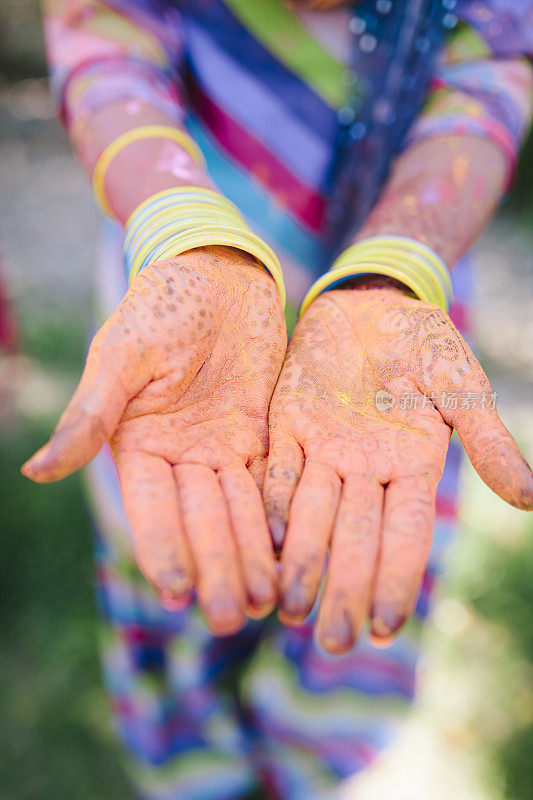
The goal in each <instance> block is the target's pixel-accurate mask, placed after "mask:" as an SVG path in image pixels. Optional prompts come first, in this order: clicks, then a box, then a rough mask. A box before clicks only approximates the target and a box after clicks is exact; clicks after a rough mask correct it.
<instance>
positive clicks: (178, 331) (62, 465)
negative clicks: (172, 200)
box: [24, 248, 286, 633]
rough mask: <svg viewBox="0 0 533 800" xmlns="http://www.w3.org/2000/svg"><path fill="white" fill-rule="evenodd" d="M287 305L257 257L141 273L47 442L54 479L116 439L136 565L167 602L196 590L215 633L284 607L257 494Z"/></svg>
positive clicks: (179, 262) (35, 469)
mask: <svg viewBox="0 0 533 800" xmlns="http://www.w3.org/2000/svg"><path fill="white" fill-rule="evenodd" d="M285 345H286V339H285V325H284V321H283V313H282V308H281V302H280V299H279V295H278V293H277V290H276V288H275V285H274V282H273V281H272V279H271V278H270V276H269V275H268V273H267V272H266V271H265V270H264V269H263V268H261V267H260V266H258V265H257V263H256V262H255V261H254V259H253V258H252V257H250V256H248V255H246V254H244V253H241V252H239V251H235V250H233V249H231V248H202V249H201V250H197V251H191V252H189V253H186V254H184V255H183V256H180V257H179V258H176V259H171V260H170V261H168V262H159V263H158V264H154V265H151V266H150V267H148V268H147V269H145V270H144V271H143V272H142V273H141V275H139V276H138V277H137V278H136V279H135V281H134V282H133V284H132V286H131V287H130V289H129V291H128V293H127V295H126V296H125V298H124V300H123V301H122V303H121V304H120V305H119V307H118V309H117V311H116V312H115V313H114V314H113V315H112V316H111V317H110V319H109V320H108V321H107V322H106V323H105V325H104V326H103V327H102V328H101V330H100V331H99V332H98V334H97V335H96V337H95V339H94V340H93V342H92V344H91V347H90V350H89V354H88V357H87V363H86V367H85V370H84V373H83V375H82V378H81V381H80V384H79V386H78V389H77V390H76V393H75V394H74V396H73V398H72V400H71V402H70V404H69V405H68V407H67V409H66V410H65V412H64V414H63V415H62V417H61V419H60V421H59V424H58V426H57V428H56V431H55V432H54V434H53V436H52V438H51V440H50V442H49V443H48V444H47V445H45V446H44V448H42V449H41V450H40V451H39V452H38V453H37V454H36V455H35V456H34V457H33V458H32V459H31V460H30V461H29V462H28V463H27V464H26V465H25V467H24V472H25V474H26V475H28V477H31V478H33V479H34V480H37V481H50V480H57V479H59V478H62V477H64V476H65V475H67V474H69V473H70V472H72V471H73V470H75V469H77V468H79V467H80V466H82V465H83V464H85V463H87V461H89V460H90V459H91V458H92V457H93V456H94V455H95V454H96V453H97V452H98V450H99V449H100V447H101V446H102V444H104V442H106V441H109V442H110V445H111V449H112V452H113V455H114V458H115V461H116V463H117V467H118V473H119V478H120V485H121V491H122V495H123V499H124V504H125V508H126V512H127V514H128V517H129V520H130V523H131V527H132V532H133V538H134V547H135V552H136V557H137V561H138V563H139V566H140V568H141V570H142V571H143V573H144V574H145V575H146V577H147V578H148V580H149V581H150V582H151V583H152V584H153V585H154V587H155V588H156V589H157V591H158V592H159V593H160V594H161V597H162V599H163V601H164V602H165V603H167V604H172V602H174V601H177V600H179V599H180V598H183V597H184V596H186V595H187V593H188V592H189V591H190V589H191V588H192V587H193V586H194V587H195V588H196V590H197V593H198V599H199V602H200V605H201V607H202V608H203V610H204V613H205V615H206V618H207V620H208V623H209V624H210V626H211V628H212V630H213V631H215V632H217V633H228V632H231V631H234V630H236V629H237V628H238V627H239V626H240V625H241V624H242V623H243V621H244V618H245V616H244V615H245V612H246V611H248V613H250V614H253V615H256V614H257V615H260V614H263V613H266V612H267V611H268V610H270V608H271V607H272V605H273V604H274V603H275V601H276V568H275V562H274V558H273V552H272V547H271V543H270V537H269V533H268V528H267V524H266V519H265V514H264V510H263V505H262V501H261V496H260V492H259V489H258V485H261V483H262V480H263V475H264V464H265V460H266V455H267V450H268V430H267V414H268V404H269V401H270V397H271V394H272V390H273V388H274V385H275V382H276V379H277V377H278V374H279V370H280V368H281V364H282V360H283V356H284V352H285Z"/></svg>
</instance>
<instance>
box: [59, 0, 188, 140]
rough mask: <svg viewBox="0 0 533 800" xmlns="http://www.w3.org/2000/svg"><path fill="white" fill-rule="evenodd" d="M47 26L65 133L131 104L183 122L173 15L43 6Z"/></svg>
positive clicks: (87, 2)
mask: <svg viewBox="0 0 533 800" xmlns="http://www.w3.org/2000/svg"><path fill="white" fill-rule="evenodd" d="M43 25H44V33H45V42H46V51H47V57H48V63H49V67H50V77H51V86H52V94H53V97H54V99H55V103H56V106H57V111H58V115H59V118H60V120H61V121H62V123H63V125H64V126H65V127H66V128H67V130H69V129H70V128H71V126H73V125H74V124H76V125H77V124H79V123H80V122H83V120H85V119H88V118H90V117H91V115H92V114H94V112H95V111H97V110H99V109H100V108H102V107H104V106H106V105H109V104H112V103H116V102H119V101H124V100H129V99H131V100H132V101H133V102H135V101H137V102H138V101H141V102H144V103H147V104H149V105H151V106H154V107H156V108H158V109H160V110H161V111H163V112H164V113H165V114H166V115H167V116H168V117H170V118H172V119H174V120H176V122H178V121H179V120H180V119H181V118H182V115H183V107H184V100H183V91H182V89H181V86H180V79H179V70H180V62H181V56H182V39H181V18H180V14H179V12H178V10H177V9H176V8H175V7H172V6H171V5H170V4H166V3H159V2H157V1H156V0H109V2H99V1H98V0H43Z"/></svg>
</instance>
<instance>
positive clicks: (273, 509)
mask: <svg viewBox="0 0 533 800" xmlns="http://www.w3.org/2000/svg"><path fill="white" fill-rule="evenodd" d="M303 465H304V456H303V451H302V448H301V447H300V445H299V444H297V442H295V441H294V439H292V438H289V437H287V438H281V436H279V435H278V434H277V433H276V431H275V430H273V429H272V428H271V431H270V452H269V455H268V462H267V468H266V475H265V484H264V487H263V499H264V503H265V510H266V515H267V519H268V525H269V528H270V535H271V536H272V541H273V543H274V549H275V550H276V552H281V549H282V547H283V541H284V539H285V533H286V530H287V522H288V519H289V508H290V505H291V501H292V498H293V496H294V492H295V491H296V487H297V486H298V481H299V480H300V476H301V474H302V470H303Z"/></svg>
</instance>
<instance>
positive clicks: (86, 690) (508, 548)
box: [0, 0, 533, 800]
mask: <svg viewBox="0 0 533 800" xmlns="http://www.w3.org/2000/svg"><path fill="white" fill-rule="evenodd" d="M45 75H46V67H45V59H44V53H43V44H42V35H41V30H40V20H39V10H38V4H37V2H35V1H34V0H2V3H1V4H0V126H1V127H0V130H1V131H2V140H3V144H4V145H5V146H4V149H3V152H4V156H3V158H4V161H3V166H2V167H1V170H3V172H2V177H3V178H4V177H5V178H6V179H5V180H3V190H2V204H3V211H2V212H0V228H1V229H2V236H1V237H0V250H1V249H3V248H2V239H4V240H5V242H6V244H7V247H6V248H5V261H6V264H5V266H6V267H7V273H8V276H10V273H11V276H10V277H12V285H13V294H14V296H15V299H16V302H17V307H18V311H19V318H20V333H21V347H20V349H21V352H22V354H23V355H22V356H19V357H17V358H15V359H11V360H10V361H9V363H7V362H6V363H2V364H1V365H0V382H2V383H3V385H5V386H7V385H10V386H14V387H15V388H14V391H13V392H12V393H8V394H7V395H5V396H4V395H3V394H2V396H0V405H1V404H2V403H4V405H5V407H4V408H2V409H0V476H1V479H2V480H1V482H0V492H1V497H0V526H1V530H2V542H3V558H2V559H1V560H0V598H1V606H0V619H1V623H2V646H1V650H0V707H1V708H2V725H1V726H0V752H1V753H2V757H1V758H0V800H67V798H68V800H100V799H102V800H103V799H104V798H105V800H115V799H116V800H119V798H120V800H128V798H130V797H131V794H130V791H129V789H128V787H127V785H126V783H125V780H124V777H123V775H122V772H121V769H120V755H119V753H118V748H117V745H116V743H115V739H114V737H113V734H112V731H111V728H110V723H109V721H108V709H107V703H106V700H105V698H104V696H103V692H102V690H101V686H100V676H99V665H98V659H97V623H96V612H95V604H94V599H93V588H92V587H93V572H92V570H93V567H92V558H91V528H90V520H89V517H88V514H87V511H86V507H85V504H84V500H83V492H82V484H81V478H80V476H79V475H75V476H73V477H71V478H69V479H67V480H66V481H64V482H62V483H60V484H54V485H51V486H48V487H41V486H34V485H31V484H30V483H29V482H28V481H26V480H24V479H23V478H22V477H21V476H20V474H19V472H18V469H19V466H20V464H21V463H22V462H23V461H24V460H25V459H26V458H27V457H28V455H29V454H30V453H31V452H33V450H34V449H36V448H37V447H38V446H39V445H40V444H41V443H42V442H43V441H44V440H45V439H46V437H47V435H48V433H49V431H50V429H51V427H52V426H53V424H54V423H55V421H56V418H57V414H58V413H59V411H60V409H61V407H62V405H63V404H64V401H65V400H66V399H67V398H68V396H69V393H70V391H71V390H72V388H73V386H74V385H75V382H76V380H77V376H78V375H79V371H80V365H81V363H82V359H83V354H84V349H85V330H86V326H87V320H88V318H89V288H88V286H89V281H88V278H87V276H88V275H89V274H90V270H91V266H90V265H91V261H92V258H93V249H92V241H93V238H94V229H95V225H96V214H94V211H93V209H92V205H91V203H90V199H89V192H88V189H85V183H84V179H83V177H82V176H81V174H80V173H79V171H78V170H77V169H76V167H75V166H74V163H73V162H72V161H71V159H70V157H69V156H68V145H67V143H66V140H65V137H64V135H63V134H62V133H61V132H60V131H59V129H58V126H57V124H56V123H55V122H54V121H53V111H52V109H51V105H50V102H49V98H48V89H47V83H46V80H45ZM17 159H19V160H18V161H17ZM10 162H11V163H10ZM43 162H46V163H43ZM65 165H66V168H67V173H68V174H60V175H59V176H58V168H59V167H61V168H62V169H65ZM28 184H29V186H28ZM10 192H12V193H13V194H10ZM63 195H65V196H63ZM48 200H50V205H51V208H52V211H51V212H50V213H51V214H52V216H51V217H50V218H49V217H47V216H46V214H47V213H48V212H47V205H48ZM14 203H15V204H20V208H19V206H18V205H17V208H15V209H14V208H13V204H14ZM61 203H62V205H60V207H61V209H62V214H63V215H64V216H62V217H61V219H62V222H63V231H67V232H69V235H70V239H69V238H68V235H65V236H64V237H63V240H62V242H61V248H60V246H59V244H58V241H57V240H58V235H57V233H56V230H55V225H54V219H56V220H57V208H58V207H59V204H61ZM54 204H55V205H54ZM69 214H70V216H69ZM54 215H55V217H54ZM36 217H42V220H41V227H40V228H36V229H35V230H32V228H31V224H36V223H33V220H34V218H36ZM80 220H83V223H82V222H80ZM532 222H533V143H532V141H531V139H530V142H529V144H528V146H527V147H526V148H525V150H524V152H523V155H522V159H521V165H520V169H519V171H518V179H517V183H516V186H515V189H514V191H513V194H512V196H511V197H510V198H509V201H508V202H507V204H506V206H505V209H504V212H503V216H500V221H499V222H498V223H497V225H499V227H497V229H496V230H497V234H498V232H499V231H506V232H508V231H511V233H510V234H509V233H506V236H508V238H509V239H510V240H514V238H516V237H518V238H520V240H525V242H526V243H525V244H523V245H522V248H523V249H522V250H521V251H520V256H517V259H516V261H520V262H521V264H520V266H516V265H515V266H516V269H517V270H518V272H516V273H514V274H515V278H514V282H515V286H514V291H516V292H517V295H518V296H519V297H520V296H522V297H523V302H525V303H526V304H527V302H528V301H531V299H532V297H533V291H532V283H531V282H529V283H528V284H527V286H526V282H525V281H526V279H525V278H524V276H528V275H530V273H531V266H532V263H533V259H530V260H529V262H528V263H526V264H525V265H524V264H523V263H522V262H523V258H524V256H523V255H522V254H523V253H524V252H526V253H531V244H533V241H531V240H530V239H528V238H527V237H528V236H530V235H531V234H530V233H528V231H529V229H530V228H531V224H532ZM500 238H501V237H499V236H498V235H496V236H493V238H492V239H491V240H489V244H488V245H487V246H486V250H487V251H492V249H493V246H496V245H495V242H496V240H498V239H500ZM28 239H29V240H30V241H33V245H32V247H33V249H26V250H25V249H24V247H25V246H29V245H28V241H27V240H28ZM528 242H529V244H528ZM65 252H66V255H65ZM507 252H511V253H513V252H514V251H512V246H511V250H509V251H507V250H506V251H505V252H504V256H505V254H506V253H507ZM487 259H488V260H487V262H486V263H487V272H488V273H489V274H492V273H491V272H490V267H491V264H492V262H491V261H490V258H489V256H487ZM39 261H41V262H42V264H41V263H38V264H37V267H34V268H33V272H31V270H29V271H30V272H31V279H30V278H26V277H25V276H24V275H22V276H21V271H22V272H23V271H24V264H25V263H26V264H30V263H31V264H32V265H33V264H34V263H35V262H39ZM73 261H75V263H76V269H74V270H72V274H71V271H70V270H69V271H68V274H66V273H65V264H67V263H69V264H70V263H73ZM498 263H499V262H498ZM41 267H42V269H41ZM493 267H494V265H493ZM497 267H498V264H496V266H495V267H494V269H496V268H497ZM499 268H500V269H501V263H500V267H499ZM40 269H41V271H39V270H40ZM36 275H37V276H38V277H35V276H36ZM83 275H85V278H83V279H80V276H83ZM516 275H518V276H519V277H518V278H516ZM512 277H513V273H512V271H511V273H510V277H509V278H508V279H507V282H508V283H509V285H510V291H511V289H512V288H513V286H512ZM59 278H61V279H59ZM481 278H482V279H483V278H484V276H483V275H482V276H481ZM520 281H523V284H522V285H521V284H520ZM516 284H518V285H516ZM488 285H489V284H488ZM491 286H492V292H493V293H494V286H499V284H498V283H497V277H493V278H492V284H490V285H489V288H488V290H487V291H488V293H489V294H490V292H491ZM524 286H525V287H526V289H527V291H525V289H524ZM491 308H492V307H491V306H490V304H489V305H486V306H485V313H484V317H483V320H482V321H481V322H480V326H479V329H480V330H481V331H482V334H483V335H482V336H481V339H482V342H481V344H482V348H481V351H482V355H483V356H484V360H485V363H488V364H490V368H491V374H492V371H493V370H495V371H496V372H497V373H498V374H499V375H500V376H501V380H502V385H503V386H504V387H505V388H507V389H508V390H509V392H511V393H513V397H518V398H519V401H517V402H514V403H511V404H510V405H509V407H508V408H507V407H506V413H507V416H505V419H506V420H507V421H508V422H509V421H510V422H511V423H513V424H512V425H510V427H512V429H513V432H514V433H516V434H517V435H518V437H519V438H520V440H521V443H522V444H523V445H524V447H525V448H526V450H528V452H529V453H530V455H531V453H532V452H533V450H532V449H531V448H532V439H531V424H530V415H531V411H532V410H533V398H532V396H531V386H532V381H533V374H532V373H531V372H529V373H528V370H529V367H530V366H531V363H532V362H531V359H530V350H531V340H530V339H528V337H527V336H526V340H525V344H524V347H525V350H524V354H523V356H521V360H520V358H518V360H516V359H515V360H514V361H513V357H515V356H516V351H517V349H518V348H517V347H514V346H513V344H512V342H513V341H514V340H512V339H509V340H508V344H507V348H508V350H509V353H510V355H509V358H508V359H506V358H505V357H504V356H505V352H504V353H503V355H502V351H501V349H500V350H499V349H498V343H499V342H500V341H501V336H499V335H496V334H493V335H494V336H495V338H494V345H493V346H492V345H491V341H492V340H491V331H492V329H493V328H494V327H495V325H494V324H492V325H491V324H490V321H491V319H492V320H493V323H494V320H496V323H497V322H498V319H500V317H498V316H497V314H498V313H500V312H501V310H500V311H499V306H498V307H496V306H494V308H493V309H492V311H491ZM503 313H504V318H505V319H510V311H509V307H508V306H507V307H506V308H504V311H503ZM526 313H527V311H526ZM491 315H492V316H491ZM487 319H488V322H487ZM496 327H498V324H496ZM478 332H479V331H478ZM524 335H525V334H524V331H523V330H520V329H518V330H517V331H516V337H517V338H516V341H520V342H521V341H522V339H523V338H524ZM528 341H529V345H528V344H527V342H528ZM513 364H514V367H512V365H513ZM509 365H511V367H510V366H509ZM524 373H528V374H524ZM8 395H9V396H8ZM520 398H522V399H520ZM532 534H533V521H532V520H531V517H527V516H526V515H524V514H521V513H520V512H516V511H514V510H513V509H509V508H507V507H505V506H504V504H503V503H502V502H501V501H499V500H498V499H497V498H495V497H494V496H493V495H491V493H490V492H489V490H488V489H486V487H484V486H483V485H481V483H480V481H479V479H478V478H477V477H476V476H475V475H474V473H473V471H472V470H471V469H470V468H467V469H466V470H465V501H464V508H463V530H462V532H461V538H460V541H459V542H458V545H457V546H456V547H455V548H454V551H453V553H452V555H451V563H450V567H449V579H448V581H447V583H446V586H445V588H444V590H443V591H442V593H441V597H440V599H439V601H438V603H437V605H436V608H435V613H434V621H433V624H432V628H431V630H430V632H429V635H428V644H427V656H426V669H425V679H424V687H425V688H424V689H423V692H422V697H421V701H420V705H419V709H418V711H417V712H416V714H415V715H414V720H413V723H412V725H411V728H410V731H408V733H407V736H406V743H405V744H404V749H403V750H402V749H401V747H400V749H399V751H398V752H399V756H398V757H397V761H398V765H397V766H396V772H395V767H394V756H393V757H392V758H391V762H390V765H389V763H388V762H385V764H384V765H383V767H382V769H381V776H380V775H378V778H377V781H375V782H374V783H372V780H370V783H369V787H366V788H365V787H364V786H363V787H362V789H361V794H359V793H358V792H357V793H356V794H355V796H357V797H358V798H359V797H361V798H367V797H368V798H372V800H375V798H378V797H379V800H389V799H390V800H392V798H394V800H402V798H404V797H405V798H409V800H418V798H420V800H421V798H424V800H426V798H427V796H428V794H429V792H431V796H432V797H434V798H435V799H436V800H439V798H441V800H447V798H452V797H453V800H531V798H533V769H532V766H531V763H532V761H531V754H532V753H533V681H532V674H533V619H532V613H531V612H532V609H533V581H532V578H531V576H532V574H533V536H532ZM378 773H379V770H378ZM380 780H381V783H380ZM380 787H381V788H380ZM365 791H366V794H365ZM347 796H348V795H347ZM350 797H352V795H351V794H350Z"/></svg>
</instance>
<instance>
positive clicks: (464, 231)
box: [355, 135, 506, 269]
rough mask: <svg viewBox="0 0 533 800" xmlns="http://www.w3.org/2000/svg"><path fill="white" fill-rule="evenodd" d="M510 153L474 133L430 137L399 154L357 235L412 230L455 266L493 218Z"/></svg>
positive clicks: (405, 233)
mask: <svg viewBox="0 0 533 800" xmlns="http://www.w3.org/2000/svg"><path fill="white" fill-rule="evenodd" d="M505 175H506V163H505V157H504V156H503V154H502V153H501V151H500V150H499V149H498V148H497V146H496V145H494V144H492V143H491V142H489V141H485V140H483V139H480V138H478V137H475V136H469V135H464V136H454V137H439V138H434V139H428V140H426V141H423V142H421V143H419V144H414V145H412V146H411V147H409V148H408V149H407V150H405V151H404V152H403V153H402V154H401V155H400V156H399V157H398V159H397V160H396V162H395V165H394V168H393V171H392V174H391V176H390V178H389V180H388V182H387V184H386V186H385V189H384V191H383V193H382V195H381V197H380V198H379V201H378V203H377V204H376V206H375V207H374V209H373V211H372V212H371V214H370V215H369V217H368V219H367V220H366V222H365V224H364V225H363V227H362V228H361V230H360V231H359V232H358V234H357V236H356V238H355V241H360V240H361V239H365V238H367V237H369V236H376V235H401V236H409V237H411V238H413V239H417V240H419V241H421V242H424V243H425V244H427V245H429V246H430V247H431V248H432V249H433V250H435V251H436V252H437V253H438V255H439V256H440V257H441V258H442V259H443V260H444V262H445V263H446V264H447V265H448V267H449V268H450V269H451V268H452V267H453V266H454V264H455V263H456V262H457V260H458V259H459V258H460V257H461V256H462V255H463V254H464V253H465V252H466V251H467V250H468V248H469V247H470V245H471V244H472V243H473V241H474V240H475V239H476V237H477V236H478V234H479V232H480V231H481V230H482V228H483V227H484V226H485V224H486V223H487V222H488V220H489V219H490V218H491V216H492V214H493V213H494V210H495V208H496V206H497V204H498V202H499V200H500V198H501V196H502V193H503V191H504V184H505Z"/></svg>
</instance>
